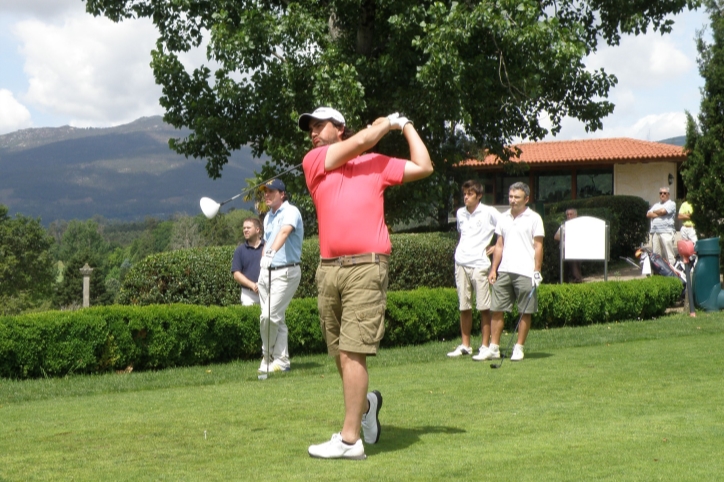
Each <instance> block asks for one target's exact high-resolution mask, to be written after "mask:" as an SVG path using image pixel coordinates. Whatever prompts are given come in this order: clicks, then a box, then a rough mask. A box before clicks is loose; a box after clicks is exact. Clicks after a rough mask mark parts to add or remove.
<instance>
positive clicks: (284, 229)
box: [258, 179, 304, 372]
mask: <svg viewBox="0 0 724 482" xmlns="http://www.w3.org/2000/svg"><path fill="white" fill-rule="evenodd" d="M261 189H262V190H263V191H264V200H265V201H266V204H267V206H269V212H268V213H267V215H266V217H265V218H264V241H265V246H266V247H265V251H264V256H262V258H261V261H260V266H261V273H260V274H259V282H258V288H259V302H260V304H261V317H260V323H259V325H260V330H261V340H262V356H263V358H262V361H261V366H259V371H260V372H267V371H270V372H275V371H288V370H289V369H290V363H289V348H288V336H289V332H288V330H287V325H286V320H285V312H286V310H287V306H289V303H290V302H291V301H292V296H294V292H295V291H297V287H298V286H299V281H300V280H301V279H302V269H301V268H300V266H299V263H300V261H301V258H302V239H303V238H304V226H303V224H302V215H301V214H300V212H299V209H297V208H296V207H294V206H292V205H291V204H289V201H288V200H287V199H288V197H287V192H286V187H285V186H284V183H283V182H282V181H281V180H280V179H274V180H272V181H269V182H268V183H266V184H265V185H264V186H262V187H261ZM270 278H271V280H270ZM270 282H271V286H270ZM270 288H271V289H270Z"/></svg>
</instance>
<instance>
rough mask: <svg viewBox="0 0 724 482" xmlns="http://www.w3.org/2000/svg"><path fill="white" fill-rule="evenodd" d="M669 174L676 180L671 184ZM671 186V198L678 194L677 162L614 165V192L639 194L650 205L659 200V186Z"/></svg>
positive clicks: (630, 194)
mask: <svg viewBox="0 0 724 482" xmlns="http://www.w3.org/2000/svg"><path fill="white" fill-rule="evenodd" d="M669 174H671V175H672V176H673V179H674V182H673V184H671V185H669ZM662 186H669V190H670V191H671V197H670V199H672V200H675V199H676V198H677V196H676V163H675V162H647V163H640V164H615V165H614V166H613V193H614V194H616V195H628V196H639V197H642V198H644V199H645V200H646V202H648V203H649V205H652V204H655V203H657V202H659V188H660V187H662Z"/></svg>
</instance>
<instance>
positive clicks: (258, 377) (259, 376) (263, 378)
mask: <svg viewBox="0 0 724 482" xmlns="http://www.w3.org/2000/svg"><path fill="white" fill-rule="evenodd" d="M268 376H269V375H267V374H266V373H264V374H262V375H257V377H256V378H257V380H266V379H267V377H268Z"/></svg>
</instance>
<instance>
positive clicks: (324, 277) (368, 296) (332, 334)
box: [316, 257, 388, 357]
mask: <svg viewBox="0 0 724 482" xmlns="http://www.w3.org/2000/svg"><path fill="white" fill-rule="evenodd" d="M387 270H388V259H387V258H386V257H385V259H380V260H379V262H378V263H367V264H360V265H356V266H328V265H322V264H320V265H319V267H318V268H317V274H316V279H317V289H318V291H319V295H318V297H317V306H318V308H319V321H320V326H321V328H322V334H323V335H324V340H325V341H326V342H327V352H328V353H329V355H330V356H334V357H336V356H337V355H339V352H340V350H341V351H346V352H350V353H365V354H367V355H375V354H377V349H378V347H379V345H380V340H382V337H383V336H384V334H385V308H386V307H387V284H388V278H387Z"/></svg>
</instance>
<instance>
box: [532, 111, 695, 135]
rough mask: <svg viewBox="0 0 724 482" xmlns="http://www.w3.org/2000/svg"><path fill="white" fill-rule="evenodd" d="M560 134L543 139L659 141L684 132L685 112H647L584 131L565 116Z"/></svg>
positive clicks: (581, 124)
mask: <svg viewBox="0 0 724 482" xmlns="http://www.w3.org/2000/svg"><path fill="white" fill-rule="evenodd" d="M562 125H563V129H562V135H560V136H558V137H553V136H550V135H549V136H547V137H546V138H545V140H547V141H554V140H571V139H573V140H575V139H601V138H608V137H631V138H633V139H641V140H644V141H654V142H656V141H660V140H663V139H668V138H670V137H678V136H682V135H684V133H685V132H686V114H684V113H683V112H664V113H661V114H649V115H646V116H644V117H641V118H638V119H635V120H633V121H632V122H626V121H624V120H621V119H618V121H614V122H609V123H606V121H605V120H604V125H605V126H606V127H605V129H604V130H600V131H596V132H586V130H585V128H584V126H583V123H582V122H580V121H577V120H575V119H571V118H570V117H567V118H565V119H563V122H562Z"/></svg>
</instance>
